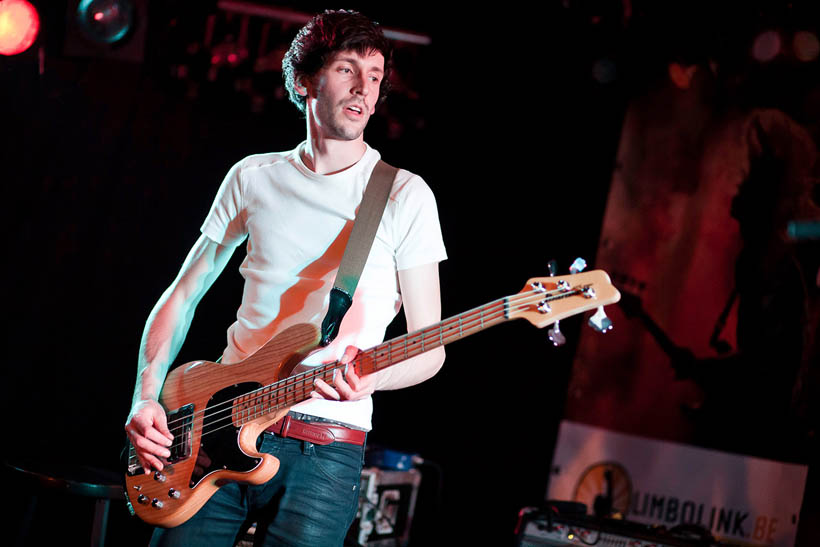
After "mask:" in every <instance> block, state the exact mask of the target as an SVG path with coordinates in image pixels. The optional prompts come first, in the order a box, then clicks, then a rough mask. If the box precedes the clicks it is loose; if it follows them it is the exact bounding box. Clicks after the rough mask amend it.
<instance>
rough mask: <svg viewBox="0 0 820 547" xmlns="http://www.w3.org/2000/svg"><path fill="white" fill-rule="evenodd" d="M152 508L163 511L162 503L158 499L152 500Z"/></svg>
mask: <svg viewBox="0 0 820 547" xmlns="http://www.w3.org/2000/svg"><path fill="white" fill-rule="evenodd" d="M151 506H152V507H156V508H157V509H162V502H161V501H159V500H158V499H157V498H154V499H153V500H151Z"/></svg>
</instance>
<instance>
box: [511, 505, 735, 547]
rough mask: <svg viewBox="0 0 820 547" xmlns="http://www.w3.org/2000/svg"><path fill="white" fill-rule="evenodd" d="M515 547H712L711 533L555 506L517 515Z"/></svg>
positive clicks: (714, 543) (534, 509)
mask: <svg viewBox="0 0 820 547" xmlns="http://www.w3.org/2000/svg"><path fill="white" fill-rule="evenodd" d="M516 545H517V546H518V547H543V546H545V545H552V546H558V547H560V546H563V545H596V546H598V547H715V546H719V545H725V544H722V543H718V542H717V541H715V540H714V538H712V536H711V534H709V533H708V532H707V531H705V530H703V529H700V528H698V529H695V528H693V527H689V526H687V527H676V528H671V529H667V528H663V527H657V526H649V525H646V524H640V523H637V522H631V521H627V520H619V519H611V518H597V517H593V516H589V515H586V514H563V513H561V512H559V511H558V510H556V508H555V506H550V505H548V506H546V507H544V508H535V507H525V508H524V509H522V510H521V511H520V512H519V513H518V525H517V526H516Z"/></svg>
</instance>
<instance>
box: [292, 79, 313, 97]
mask: <svg viewBox="0 0 820 547" xmlns="http://www.w3.org/2000/svg"><path fill="white" fill-rule="evenodd" d="M293 88H294V89H295V90H296V93H298V94H299V95H301V96H302V97H307V96H308V93H309V90H310V78H308V77H307V76H304V75H302V76H297V77H296V81H295V82H294V84H293Z"/></svg>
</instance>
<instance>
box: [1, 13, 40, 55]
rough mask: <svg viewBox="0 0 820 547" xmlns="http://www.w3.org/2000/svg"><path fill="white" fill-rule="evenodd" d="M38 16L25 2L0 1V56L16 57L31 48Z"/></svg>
mask: <svg viewBox="0 0 820 547" xmlns="http://www.w3.org/2000/svg"><path fill="white" fill-rule="evenodd" d="M39 30H40V16H39V15H38V14H37V10H36V9H35V8H34V6H32V5H31V4H30V3H28V2H26V0H0V54H2V55H17V54H18V53H22V52H24V51H25V50H27V49H28V48H29V47H31V44H33V43H34V40H35V39H36V38H37V33H38V32H39Z"/></svg>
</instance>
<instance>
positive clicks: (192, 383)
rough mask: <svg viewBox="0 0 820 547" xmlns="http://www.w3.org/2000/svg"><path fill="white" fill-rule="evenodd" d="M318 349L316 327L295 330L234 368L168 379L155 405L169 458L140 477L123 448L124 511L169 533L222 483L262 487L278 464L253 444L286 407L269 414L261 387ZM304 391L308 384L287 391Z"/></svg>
mask: <svg viewBox="0 0 820 547" xmlns="http://www.w3.org/2000/svg"><path fill="white" fill-rule="evenodd" d="M318 341H319V331H318V329H317V328H316V327H314V326H313V325H309V324H300V325H295V326H293V327H291V328H289V329H287V330H285V331H283V332H281V333H280V334H279V335H277V336H275V337H274V338H273V339H271V340H270V341H269V342H268V343H267V344H265V346H263V347H262V348H260V349H259V350H258V351H257V352H256V353H254V354H253V355H251V356H250V357H248V358H247V359H245V360H244V361H241V362H239V363H236V364H231V365H225V364H220V363H215V362H211V361H194V362H191V363H187V364H185V365H182V366H180V367H178V368H176V369H174V370H173V371H171V373H170V374H169V375H168V378H167V379H166V382H165V385H164V387H163V391H162V395H161V397H160V402H161V403H162V405H163V407H165V409H166V410H167V414H168V427H169V429H170V431H171V432H172V433H173V435H174V441H173V443H172V446H171V447H170V451H171V456H170V457H169V458H168V459H167V460H166V461H165V465H164V468H163V469H162V471H154V470H149V472H148V473H146V470H145V469H144V468H143V467H142V466H141V465H140V463H139V461H138V460H137V458H136V455H135V454H134V451H133V448H132V447H130V446H129V449H128V452H129V454H128V460H127V462H126V477H125V485H126V496H127V498H128V500H129V505H130V506H131V509H132V511H133V512H134V513H135V514H136V515H137V516H138V517H140V518H141V519H142V520H144V521H145V522H147V523H149V524H153V525H156V526H163V527H173V526H177V525H179V524H181V523H183V522H185V521H186V520H188V519H189V518H190V517H191V516H193V514H194V513H196V512H197V511H198V510H199V508H200V507H202V505H204V504H205V502H206V501H208V499H209V498H210V497H211V495H213V493H214V492H215V491H216V490H217V489H218V488H219V487H220V486H222V485H224V484H225V483H226V482H228V481H236V482H243V483H251V484H262V483H264V482H266V481H268V480H270V479H271V477H273V476H274V475H275V474H276V472H277V471H278V469H279V460H277V459H276V458H275V457H273V456H271V455H269V454H261V453H259V452H258V451H257V442H258V440H259V438H260V435H261V434H262V432H263V431H265V429H267V428H268V427H270V426H271V425H272V424H274V423H276V422H277V421H278V420H280V419H281V418H282V417H283V416H284V415H285V414H287V412H288V409H289V408H290V406H292V405H289V406H281V405H280V406H281V408H275V406H276V403H277V401H271V400H270V397H268V398H267V399H268V400H265V395H264V387H263V386H266V385H270V384H274V385H275V384H277V383H281V382H280V381H281V380H282V379H284V378H287V377H289V376H290V375H291V374H292V372H293V369H294V368H295V367H296V366H297V365H298V364H299V363H300V362H301V361H302V360H303V359H304V358H305V357H306V356H307V355H308V354H309V353H310V352H311V351H312V350H314V349H315V348H316V347H317V344H318ZM308 389H311V390H312V383H311V385H310V386H308V385H307V384H305V385H302V386H300V385H297V384H296V383H294V384H293V385H292V386H291V391H305V390H308ZM278 395H280V394H279V393H277V396H278ZM280 399H285V398H282V397H280ZM260 405H264V407H265V408H264V410H265V411H264V412H261V411H260V410H261V408H260Z"/></svg>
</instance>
